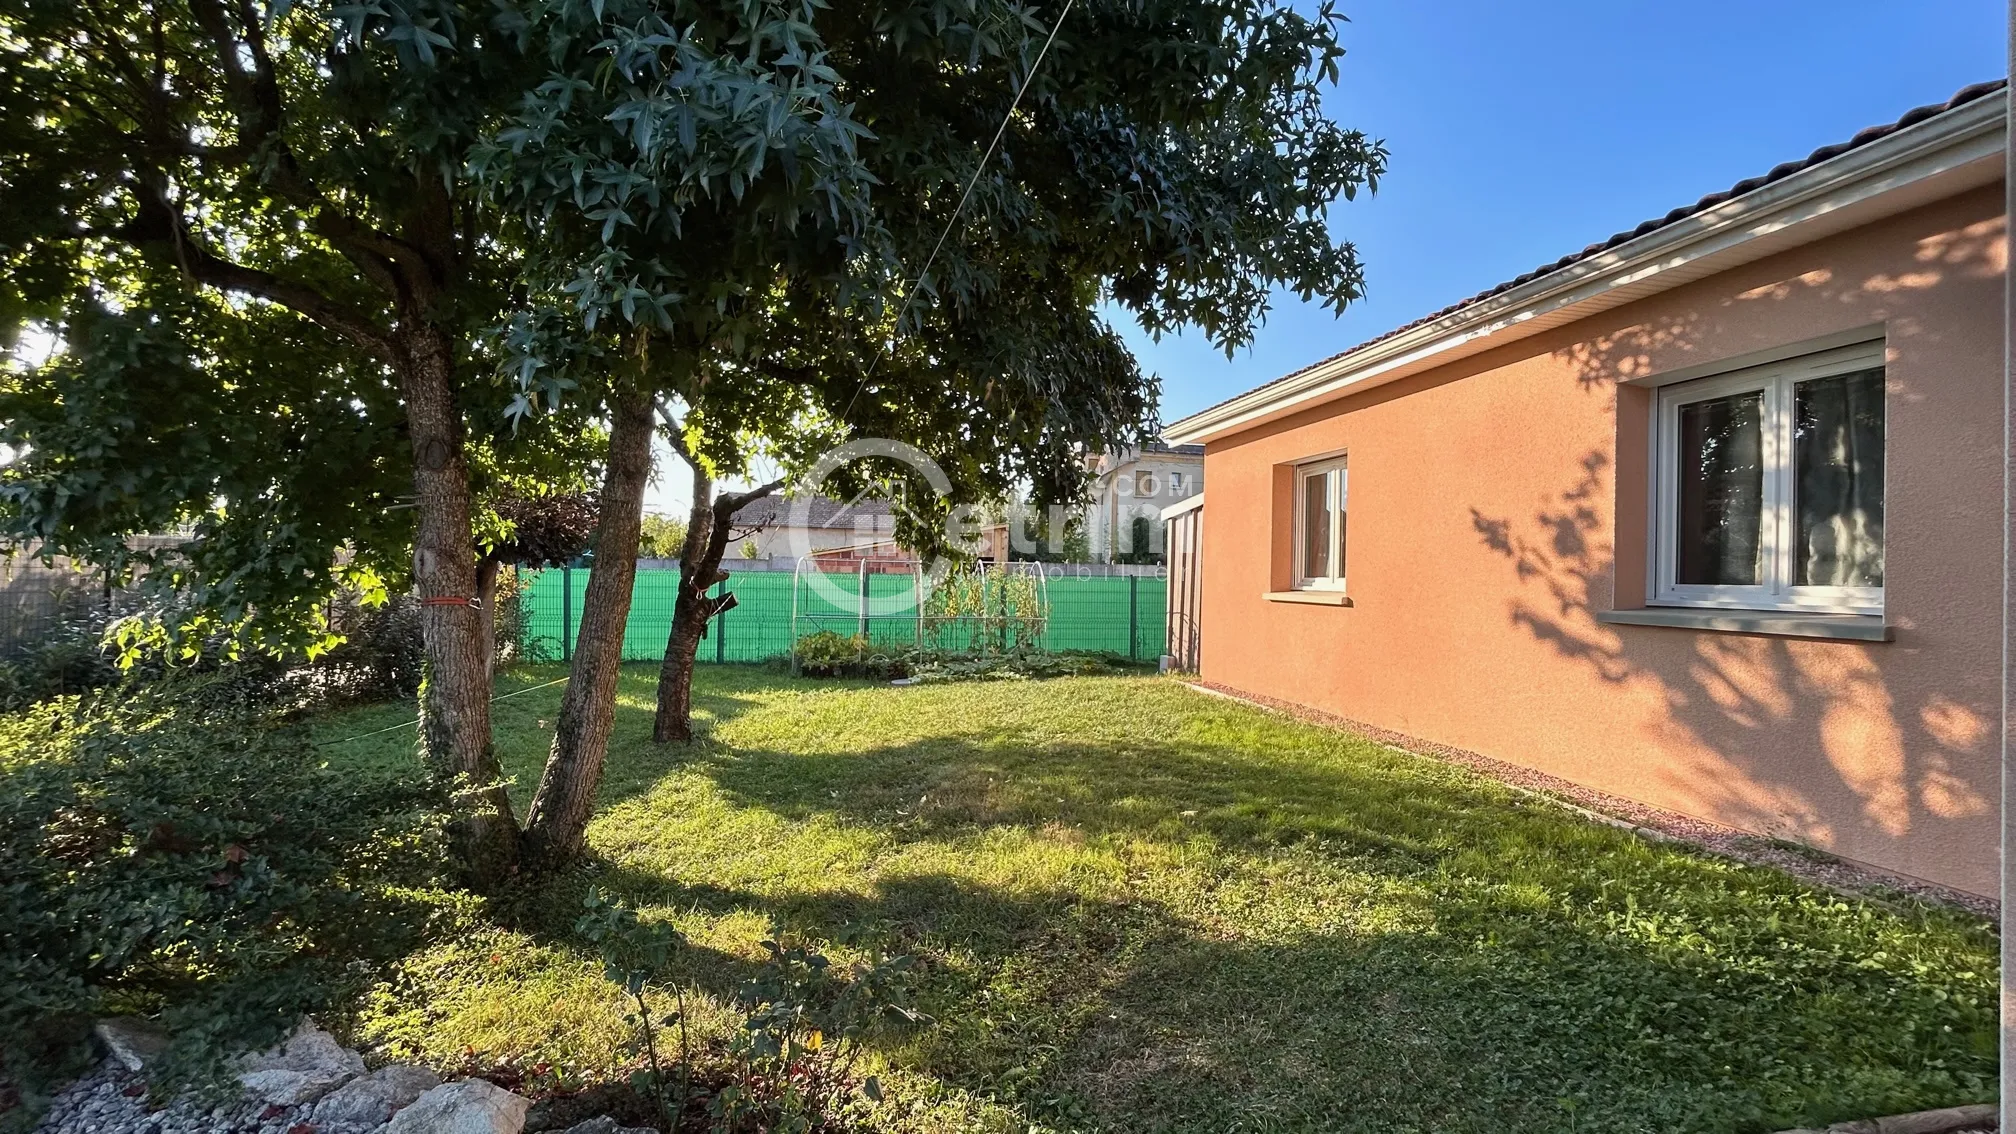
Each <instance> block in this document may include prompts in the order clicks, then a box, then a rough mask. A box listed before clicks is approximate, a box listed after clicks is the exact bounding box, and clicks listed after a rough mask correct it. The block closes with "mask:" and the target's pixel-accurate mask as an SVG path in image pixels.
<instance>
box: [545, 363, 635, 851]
mask: <svg viewBox="0 0 2016 1134" xmlns="http://www.w3.org/2000/svg"><path fill="white" fill-rule="evenodd" d="M651 402H652V399H651V395H650V393H649V392H636V393H631V392H624V393H621V394H619V395H618V396H617V399H616V404H615V405H614V406H613V407H612V409H613V411H614V412H613V420H612V421H611V426H610V431H609V463H608V466H607V468H606V469H605V470H604V472H603V475H602V514H601V516H600V517H599V519H598V521H597V523H596V526H595V570H594V571H593V573H591V574H590V575H589V577H588V593H587V594H586V595H585V596H583V598H582V607H581V631H580V635H579V637H578V638H577V639H576V644H575V647H574V667H573V670H572V672H571V674H570V677H569V680H568V682H567V693H566V695H565V696H564V697H562V698H561V700H560V716H559V720H558V723H557V724H556V726H555V729H554V733H553V748H552V751H551V752H550V754H549V755H548V756H547V758H546V771H545V772H544V774H542V775H541V776H540V777H539V791H538V794H537V795H536V796H534V797H533V800H532V812H531V816H530V818H528V819H527V820H526V824H525V843H524V856H525V861H526V865H527V866H528V867H530V868H533V869H539V870H550V869H553V868H555V867H559V866H563V865H565V864H566V863H567V862H568V861H570V860H572V859H573V858H575V857H576V856H578V855H579V854H580V853H581V848H582V845H583V839H584V836H585V834H586V832H587V829H588V816H589V814H590V813H591V812H592V811H593V810H594V807H595V789H596V787H597V785H599V784H600V783H601V781H602V763H603V760H604V758H605V757H606V756H607V755H608V753H609V732H610V728H611V726H612V725H613V724H614V722H615V718H616V680H617V678H618V677H619V676H620V675H621V667H622V664H623V628H624V624H625V623H626V622H627V621H628V620H629V618H630V593H631V587H632V586H633V584H634V583H635V582H636V578H637V537H638V532H639V530H640V529H641V528H642V527H643V524H644V488H645V485H646V483H647V482H648V481H649V480H650V478H651V436H652V433H653V432H654V429H655V426H654V423H653V420H652V404H651Z"/></svg>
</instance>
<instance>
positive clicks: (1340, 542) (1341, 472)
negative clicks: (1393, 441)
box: [1330, 469, 1351, 579]
mask: <svg viewBox="0 0 2016 1134" xmlns="http://www.w3.org/2000/svg"><path fill="white" fill-rule="evenodd" d="M1330 475H1331V476H1334V477H1336V478H1337V577H1338V578H1340V579H1342V578H1343V577H1344V574H1345V572H1344V565H1345V564H1346V563H1349V562H1350V560H1348V559H1346V558H1344V534H1345V532H1346V531H1347V530H1348V529H1347V527H1346V521H1348V520H1349V519H1350V518H1351V507H1350V504H1351V497H1350V494H1349V492H1348V490H1349V488H1350V487H1351V470H1350V469H1338V470H1337V471H1336V472H1334V473H1331V474H1330Z"/></svg>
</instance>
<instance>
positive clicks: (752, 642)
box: [522, 566, 1168, 662]
mask: <svg viewBox="0 0 2016 1134" xmlns="http://www.w3.org/2000/svg"><path fill="white" fill-rule="evenodd" d="M1051 570H1053V571H1055V570H1058V568H1054V567H1053V568H1051ZM1062 570H1063V571H1064V572H1065V574H1063V575H1062V576H1061V577H1052V578H1047V579H1046V580H1045V581H1044V587H1045V589H1046V591H1047V593H1048V597H1049V608H1050V617H1049V621H1048V624H1047V626H1046V628H1045V632H1044V636H1043V642H1042V644H1043V645H1044V646H1045V647H1047V648H1049V649H1052V650H1097V651H1102V652H1105V653H1112V654H1119V655H1122V656H1125V657H1131V658H1135V659H1137V660H1140V661H1152V660H1153V659H1155V658H1156V657H1159V656H1160V655H1161V654H1162V652H1163V647H1164V642H1163V631H1164V621H1163V614H1162V612H1163V602H1164V596H1165V593H1166V591H1167V586H1168V585H1167V583H1166V582H1165V581H1164V580H1163V579H1159V578H1156V577H1154V576H1146V575H1130V576H1124V577H1093V578H1080V577H1077V576H1074V575H1071V574H1069V571H1070V570H1071V569H1070V567H1069V566H1064V567H1063V568H1062ZM589 574H590V571H589V570H588V569H586V568H565V567H562V568H554V569H551V570H545V571H539V572H528V573H527V576H526V587H525V591H524V597H523V600H522V601H523V602H524V604H525V614H526V618H525V623H526V626H525V639H526V641H525V652H526V656H527V657H530V658H532V659H533V660H535V661H563V660H566V659H567V658H568V657H569V656H571V654H572V650H573V640H574V636H575V634H577V633H578V632H579V630H580V626H581V601H582V597H583V595H584V594H585V593H586V592H587V589H588V577H589ZM828 578H829V579H830V580H831V581H832V584H833V585H832V587H830V588H819V587H814V586H812V585H811V583H810V582H809V580H801V579H800V578H799V577H798V576H796V575H794V574H792V573H791V572H788V571H747V572H738V573H736V574H735V575H734V576H733V577H732V578H730V579H729V580H728V582H727V583H726V584H725V589H727V590H729V591H732V592H734V594H735V598H736V606H735V608H734V609H733V610H729V611H726V612H724V613H723V614H721V615H720V616H718V617H716V618H715V619H714V623H713V625H711V626H709V627H708V631H707V638H706V640H705V641H703V642H701V643H700V660H701V661H704V662H754V661H765V660H768V659H770V658H774V657H782V656H784V655H787V654H789V653H790V652H791V642H792V607H793V600H794V596H795V599H796V605H797V610H798V626H797V632H798V634H800V635H804V634H810V633H812V632H813V631H815V630H832V631H835V632H836V633H840V634H847V635H853V634H859V633H866V634H867V636H868V637H869V639H870V640H871V641H875V642H882V643H887V644H889V645H892V646H906V647H907V646H910V645H912V644H914V643H915V642H916V641H917V640H918V634H919V625H918V618H917V613H916V611H915V609H914V608H913V607H912V606H911V604H910V603H909V602H908V600H907V596H908V593H909V591H910V589H911V587H912V586H914V583H913V581H912V577H911V576H910V575H909V574H907V573H904V574H868V575H865V576H856V575H851V574H838V575H832V576H828ZM864 583H865V584H866V589H867V594H866V597H865V600H864V598H863V595H862V593H861V592H862V586H863V584H864ZM834 592H838V593H834ZM678 594H679V572H677V571H668V570H640V571H638V572H637V583H636V588H635V590H634V591H633V592H632V595H631V602H630V620H629V622H628V623H627V624H626V625H625V627H624V632H623V659H624V660H625V661H657V660H659V659H660V658H663V657H664V656H665V639H666V636H667V635H668V634H669V633H670V632H671V629H672V606H673V603H674V602H675V601H676V600H677V598H678ZM926 636H927V638H929V637H931V636H932V631H931V628H928V627H927V628H926Z"/></svg>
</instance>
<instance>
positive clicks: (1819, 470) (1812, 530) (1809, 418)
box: [1792, 368, 1883, 587]
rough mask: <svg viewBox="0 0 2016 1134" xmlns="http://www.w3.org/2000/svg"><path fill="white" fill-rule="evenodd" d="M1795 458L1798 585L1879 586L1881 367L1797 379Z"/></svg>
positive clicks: (1795, 579)
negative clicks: (1830, 375) (1804, 380)
mask: <svg viewBox="0 0 2016 1134" xmlns="http://www.w3.org/2000/svg"><path fill="white" fill-rule="evenodd" d="M1792 401H1793V411H1792V461H1793V476H1794V481H1795V486H1794V489H1793V491H1794V493H1795V495H1796V498H1797V500H1798V533H1797V535H1796V537H1795V538H1796V539H1797V541H1798V542H1797V545H1796V546H1797V558H1796V559H1795V560H1794V562H1793V566H1792V582H1793V585H1794V586H1801V587H1880V586H1882V585H1883V371H1882V369H1881V368H1878V369H1875V370H1863V371H1858V372H1856V373H1854V374H1841V375H1837V376H1835V377H1832V378H1819V379H1815V380H1814V381H1811V382H1801V383H1799V384H1798V386H1797V387H1795V389H1794V393H1793V399H1792Z"/></svg>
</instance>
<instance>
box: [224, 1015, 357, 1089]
mask: <svg viewBox="0 0 2016 1134" xmlns="http://www.w3.org/2000/svg"><path fill="white" fill-rule="evenodd" d="M241 1066H242V1068H243V1070H242V1071H241V1073H240V1074H239V1076H238V1081H239V1082H240V1083H243V1084H244V1086H245V1091H246V1093H247V1094H249V1095H252V1096H253V1097H255V1098H260V1099H264V1100H266V1101H267V1102H269V1103H273V1104H275V1105H278V1106H299V1105H301V1104H302V1103H308V1102H314V1101H315V1100H316V1099H319V1098H321V1097H322V1096H323V1095H326V1094H328V1093H329V1092H330V1091H333V1090H335V1089H336V1088H337V1087H340V1086H342V1085H343V1084H345V1083H347V1082H349V1081H350V1080H352V1079H355V1078H356V1077H357V1076H359V1075H362V1074H363V1073H364V1057H363V1056H361V1055H359V1054H357V1053H356V1052H354V1051H350V1050H348V1049H346V1048H345V1047H344V1046H343V1045H342V1044H339V1043H337V1042H336V1039H335V1037H334V1036H331V1035H330V1034H329V1033H328V1032H325V1031H323V1030H322V1029H320V1028H318V1027H316V1026H314V1025H313V1024H310V1023H307V1022H306V1021H303V1022H302V1024H301V1027H300V1028H299V1029H297V1030H296V1031H295V1033H294V1034H293V1035H292V1036H289V1037H288V1038H287V1042H286V1043H284V1044H282V1045H281V1046H279V1047H277V1048H275V1049H273V1050H272V1051H265V1052H260V1053H258V1054H256V1055H248V1056H246V1057H245V1060H244V1063H243V1064H242V1065H241Z"/></svg>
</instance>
